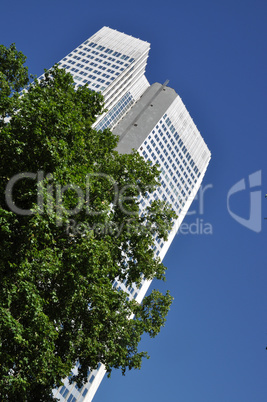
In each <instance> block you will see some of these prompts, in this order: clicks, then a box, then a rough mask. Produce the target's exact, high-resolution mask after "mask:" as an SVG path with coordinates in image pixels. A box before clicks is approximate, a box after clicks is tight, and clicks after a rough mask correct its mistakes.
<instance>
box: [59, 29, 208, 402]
mask: <svg viewBox="0 0 267 402" xmlns="http://www.w3.org/2000/svg"><path fill="white" fill-rule="evenodd" d="M149 48H150V45H149V43H147V42H144V41H142V40H139V39H136V38H133V37H131V36H128V35H126V34H123V33H121V32H117V31H115V30H113V29H110V28H107V27H103V28H102V29H100V31H98V32H97V33H96V34H94V35H93V36H92V37H91V38H89V39H88V40H86V41H85V42H84V43H82V44H81V45H80V46H78V47H77V48H76V49H74V50H73V51H72V52H71V53H70V54H69V55H67V56H66V57H64V58H63V59H62V60H61V61H60V62H59V65H60V67H62V68H65V69H66V70H67V71H69V72H71V73H72V74H73V77H74V81H75V84H76V86H80V85H84V84H86V83H87V84H88V86H89V88H90V89H92V90H96V91H101V92H102V93H103V95H104V97H105V104H106V107H107V109H108V111H107V112H106V113H105V114H104V115H101V116H100V117H99V118H98V120H97V121H96V123H95V127H96V128H97V129H99V130H102V129H104V128H106V127H109V128H111V129H112V130H113V132H114V133H115V134H117V135H119V137H120V140H119V144H118V148H117V149H118V151H119V152H121V153H130V152H131V151H132V149H133V148H135V149H137V150H138V151H139V153H140V154H141V155H142V156H143V157H144V158H145V159H146V160H150V161H151V162H152V163H153V164H154V163H157V164H158V165H159V167H160V170H161V175H160V181H161V186H160V187H159V188H158V189H157V190H156V191H155V192H154V193H153V194H151V195H150V197H149V198H146V199H140V200H139V201H140V214H142V209H144V208H145V207H146V206H147V205H148V204H151V202H152V201H153V200H155V199H160V200H163V201H165V202H168V203H170V204H171V205H172V208H173V209H174V210H175V212H176V213H177V215H178V218H177V220H176V221H175V222H174V225H173V228H172V230H171V232H170V233H169V237H168V240H167V241H166V242H164V241H163V240H162V239H158V238H155V244H154V253H155V256H157V257H159V258H160V259H163V258H164V256H165V254H166V252H167V250H168V248H169V246H170V244H171V242H172V240H173V238H174V236H175V234H176V233H177V230H178V229H179V226H180V224H181V223H182V221H183V219H184V216H185V215H186V213H187V211H188V209H189V207H190V205H191V203H192V201H193V199H194V197H195V195H196V193H197V191H198V189H199V187H200V185H201V182H202V180H203V177H204V175H205V172H206V169H207V166H208V163H209V161H210V156H211V155H210V151H209V149H208V147H207V145H206V144H205V142H204V140H203V138H202V137H201V135H200V133H199V131H198V129H197V128H196V126H195V124H194V122H193V120H192V118H191V117H190V115H189V113H188V111H187V109H186V107H185V106H184V104H183V102H182V100H181V98H180V97H179V96H178V95H177V94H176V92H175V91H174V90H173V89H171V88H169V87H168V86H167V83H165V84H163V85H161V84H159V83H154V84H153V85H149V83H148V81H147V79H146V77H145V75H144V74H145V67H146V62H147V58H148V52H149ZM149 285H150V281H147V280H145V281H143V283H142V285H141V287H138V288H137V287H135V286H133V287H131V288H129V287H128V288H126V286H125V284H124V283H121V282H116V281H115V283H114V287H116V288H118V289H122V290H124V291H126V292H127V293H128V294H129V298H134V299H136V300H137V301H138V302H141V301H142V299H143V297H144V296H145V294H146V292H147V290H148V287H149ZM78 365H79V363H77V365H76V366H75V367H74V368H73V373H74V374H76V373H77V370H78ZM104 375H105V368H104V366H103V365H102V364H99V366H98V369H97V370H94V371H92V372H89V373H88V382H87V383H86V384H85V385H84V386H82V387H81V388H80V389H79V388H78V386H77V385H76V384H71V385H70V384H69V382H68V379H65V380H64V385H63V386H62V387H60V388H59V389H57V390H54V396H56V397H57V398H59V399H60V400H61V401H68V402H75V401H79V402H80V401H85V402H89V401H91V400H92V398H93V396H94V394H95V392H96V390H97V388H98V386H99V384H100V382H101V380H102V378H103V377H104Z"/></svg>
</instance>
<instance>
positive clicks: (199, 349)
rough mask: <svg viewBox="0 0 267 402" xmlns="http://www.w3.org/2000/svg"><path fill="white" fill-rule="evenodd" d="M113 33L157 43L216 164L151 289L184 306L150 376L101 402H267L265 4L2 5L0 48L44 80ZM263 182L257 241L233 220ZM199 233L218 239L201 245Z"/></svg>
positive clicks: (157, 53) (159, 58)
mask: <svg viewBox="0 0 267 402" xmlns="http://www.w3.org/2000/svg"><path fill="white" fill-rule="evenodd" d="M103 25H107V26H110V27H111V28H115V29H117V30H119V31H122V32H125V33H127V34H131V35H133V36H135V37H139V38H141V39H143V40H147V41H148V42H150V43H151V52H150V56H149V59H148V66H147V78H148V80H149V81H150V83H153V82H156V81H158V82H161V83H163V82H164V81H165V80H166V79H169V80H170V83H169V85H170V86H171V87H173V88H174V89H175V90H176V91H177V93H178V94H179V95H180V96H181V97H182V99H183V101H184V103H185V105H186V106H187V108H188V110H189V111H190V114H191V116H192V117H193V119H194V121H195V123H196V125H197V126H198V128H199V130H200V132H201V134H202V136H203V137H204V139H205V141H206V143H207V144H208V146H209V148H210V149H211V152H212V161H211V163H210V166H209V167H208V171H207V175H206V177H205V179H204V183H203V184H204V185H210V187H209V188H208V189H207V190H206V192H205V194H204V197H203V199H204V202H203V203H204V206H203V211H202V210H201V208H200V207H201V206H202V204H201V203H200V202H199V201H194V203H193V205H192V208H191V210H192V212H195V213H194V214H192V215H190V216H189V217H187V218H186V219H185V222H186V223H187V227H185V229H184V233H183V234H179V235H177V236H176V238H175V240H174V242H173V244H172V246H171V248H170V250H169V252H168V254H167V257H166V258H165V260H164V262H165V264H166V265H167V267H168V272H167V283H166V284H163V285H161V284H159V283H157V282H153V286H154V287H159V288H160V289H163V290H164V289H170V291H171V293H172V295H173V296H174V298H175V300H174V302H173V305H172V308H171V311H170V314H169V316H168V320H167V323H166V326H165V328H164V329H163V330H162V332H161V333H160V335H159V336H158V337H157V338H156V339H154V340H150V339H147V338H144V339H143V342H142V345H141V347H142V348H144V349H145V350H147V351H148V352H149V354H150V355H151V359H150V360H148V361H145V362H144V364H143V368H142V370H141V371H135V372H133V371H132V372H129V373H128V374H127V376H126V377H122V376H121V374H120V372H114V374H112V376H111V379H107V378H106V379H105V380H104V381H103V383H102V385H101V386H100V388H99V390H98V392H97V394H96V397H95V399H94V402H105V401H109V402H110V401H111V402H132V401H134V402H136V401H137V400H138V401H140V402H143V401H146V402H152V401H153V402H162V401H168V402H176V401H177V402H180V401H181V402H196V401H197V402H215V401H216V402H239V401H240V402H241V401H242V402H254V401H255V402H264V401H266V383H267V382H266V375H267V370H266V361H267V351H266V350H265V347H266V345H267V295H266V284H267V273H266V231H267V229H266V225H267V220H265V221H264V217H267V199H264V195H265V193H267V182H266V174H267V166H266V152H267V146H266V145H267V139H266V134H267V133H266V128H267V99H266V96H267V95H266V94H267V80H266V65H267V56H266V55H267V49H266V48H267V3H266V1H263V0H254V1H252V0H250V1H246V0H243V1H241V0H224V1H220V2H219V1H214V0H213V1H212V0H202V1H197V0H188V1H183V2H181V1H170V0H165V1H162V2H157V1H152V0H149V1H145V0H142V1H140V0H135V1H133V2H126V1H121V0H120V1H118V0H114V1H106V0H104V1H99V2H96V1H95V2H89V1H85V0H76V1H69V0H64V1H63V0H57V1H51V0H47V1H46V2H38V1H36V0H35V1H29V0H24V1H23V2H22V1H14V0H9V1H8V2H2V4H1V24H0V42H1V43H3V44H5V45H9V44H10V43H11V42H15V43H16V45H17V48H18V49H19V50H22V51H23V52H24V53H25V54H26V55H27V57H28V60H27V64H28V66H29V70H30V72H31V73H32V74H36V75H37V76H38V75H40V74H41V73H42V72H43V68H49V67H51V66H52V65H53V64H54V63H55V62H57V61H59V60H60V59H61V58H62V57H64V56H65V55H66V54H67V53H69V52H70V51H71V50H72V49H73V48H74V47H76V46H77V45H79V44H80V43H81V42H82V41H84V40H85V39H87V38H88V37H90V36H91V35H92V34H93V33H95V32H96V31H97V30H98V29H100V28H101V27H102V26H103ZM257 171H261V172H262V177H261V182H259V183H258V184H260V185H258V186H257V187H254V188H253V189H251V190H253V191H254V192H255V194H256V198H255V200H254V198H252V201H253V202H252V208H251V209H252V213H253V212H255V215H256V217H255V219H254V218H253V219H252V220H251V221H250V223H251V225H254V229H255V228H256V229H257V230H260V232H258V233H256V232H255V231H253V230H251V229H249V228H247V227H245V226H243V225H241V224H240V223H238V222H237V221H236V220H234V219H233V217H231V216H230V214H229V212H228V210H227V194H228V192H229V190H230V189H231V188H232V186H233V185H234V184H235V183H237V182H239V181H240V180H241V179H244V180H245V184H246V189H245V190H243V191H239V192H236V193H233V194H232V196H231V199H230V208H231V211H232V212H233V213H235V214H236V215H238V216H240V217H243V218H245V219H247V220H248V219H249V217H250V189H249V181H248V176H249V175H251V174H252V173H254V172H257ZM258 179H260V176H259V175H258ZM258 181H259V180H258ZM239 187H240V186H239ZM239 189H241V187H240V188H239ZM260 192H261V193H260ZM255 194H254V195H255ZM257 196H261V200H262V207H260V202H259V200H258V198H257ZM202 212H203V213H202ZM259 214H260V215H259ZM257 217H261V224H262V225H260V224H259V223H258V221H257ZM197 222H198V223H202V225H207V224H209V225H210V226H211V227H212V231H213V234H201V233H199V232H200V228H197V224H196V223H197ZM194 225H195V226H194ZM260 226H262V227H261V228H260ZM186 232H191V233H186ZM196 232H198V234H197V233H196Z"/></svg>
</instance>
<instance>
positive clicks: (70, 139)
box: [0, 45, 175, 401]
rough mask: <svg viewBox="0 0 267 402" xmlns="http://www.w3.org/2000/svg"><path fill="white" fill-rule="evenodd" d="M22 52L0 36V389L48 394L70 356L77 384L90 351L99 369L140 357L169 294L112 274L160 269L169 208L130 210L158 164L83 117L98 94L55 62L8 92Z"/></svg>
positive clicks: (6, 395)
mask: <svg viewBox="0 0 267 402" xmlns="http://www.w3.org/2000/svg"><path fill="white" fill-rule="evenodd" d="M24 61H25V57H24V56H23V55H22V54H21V53H19V52H17V51H16V49H15V47H14V45H11V47H10V49H5V48H4V47H3V46H1V47H0V66H1V67H0V90H1V91H2V94H3V96H2V95H1V96H2V97H1V102H0V124H1V129H0V138H1V162H0V190H1V191H0V222H1V229H0V247H1V260H0V276H1V285H2V286H1V290H0V345H1V349H0V397H1V400H7V401H36V400H38V401H50V400H53V398H52V396H51V395H52V394H51V390H52V389H53V388H54V387H56V386H59V385H60V383H61V379H62V378H64V377H66V376H68V375H69V373H70V371H71V369H72V367H73V366H74V364H75V362H76V361H77V360H79V362H80V364H81V367H80V369H79V373H78V376H76V377H73V380H75V381H77V383H78V384H82V382H84V381H85V380H86V377H87V371H88V369H89V368H90V369H93V368H95V367H97V365H98V363H99V362H101V363H103V364H104V365H105V367H106V369H107V371H108V373H110V372H111V370H112V368H121V370H122V372H123V373H125V371H126V370H127V369H132V368H140V367H141V361H142V358H143V357H147V354H146V353H145V352H139V351H138V344H139V341H140V339H141V335H142V334H143V333H144V332H146V333H148V334H149V335H150V336H151V337H154V336H155V335H156V334H157V333H158V332H159V331H160V328H161V326H162V325H164V322H165V317H166V315H167V311H168V309H169V307H170V304H171V297H170V295H169V293H167V294H166V295H162V294H161V293H160V292H158V291H153V292H152V293H151V294H150V295H149V296H147V297H145V298H144V300H143V302H142V304H138V303H137V302H136V301H134V300H128V295H127V294H126V293H125V292H123V291H118V290H117V289H116V288H114V287H113V283H114V281H115V279H116V280H120V281H125V283H126V286H131V285H132V284H133V283H136V284H138V285H139V284H141V281H142V280H143V279H152V278H154V277H156V278H158V279H164V271H165V267H164V266H163V264H162V263H161V262H160V260H159V259H157V258H154V255H153V251H152V245H153V242H154V236H158V237H159V238H162V239H166V238H167V234H168V231H169V230H170V229H171V226H172V220H173V218H174V217H175V214H174V212H173V211H172V210H171V209H170V208H169V207H168V206H166V205H164V204H163V203H161V202H156V201H155V202H154V203H152V205H151V207H149V208H147V209H146V210H145V212H144V214H143V216H142V217H141V216H139V212H138V211H139V201H138V197H139V196H144V197H145V196H146V194H147V192H151V191H153V189H155V188H156V187H157V186H158V185H159V183H158V175H159V172H158V170H157V168H156V167H155V166H151V165H150V164H149V163H146V162H145V161H144V160H143V158H142V157H141V156H140V155H139V154H138V153H137V152H135V151H133V152H132V154H130V155H120V154H118V153H117V152H116V151H115V148H116V145H117V142H118V138H116V137H115V136H114V135H113V134H112V133H111V132H110V131H109V130H104V131H103V132H97V131H96V130H94V129H93V128H92V124H93V123H94V122H95V121H96V117H97V116H98V115H99V114H101V113H102V112H103V108H104V102H103V97H102V96H101V95H100V94H98V93H96V92H92V91H90V90H89V89H88V88H87V87H80V88H78V89H77V90H75V88H74V83H73V79H72V77H71V75H70V74H67V73H66V72H65V71H64V70H62V69H59V68H58V67H57V66H55V67H54V68H52V69H51V70H50V71H46V72H45V74H44V78H43V79H42V80H40V81H38V80H35V81H34V82H33V84H31V85H30V86H29V87H28V88H27V91H25V92H24V94H23V96H21V97H19V94H18V91H19V90H20V89H21V88H23V86H24V85H26V84H27V83H28V78H27V76H26V72H27V70H26V68H25V67H24V66H23V63H24ZM7 114H8V115H9V119H5V117H6V116H7ZM23 172H25V173H26V176H25V177H24V178H22V176H20V177H19V179H18V180H17V181H16V182H14V186H12V187H10V188H8V187H6V186H7V185H8V183H10V180H12V178H14V176H15V175H18V174H20V173H23ZM27 172H28V173H27ZM38 172H39V173H38ZM29 173H31V174H34V175H33V176H32V177H31V178H29V176H27V174H29ZM37 173H38V174H37ZM63 190H64V191H63ZM8 197H9V198H8ZM8 199H9V200H10V199H12V202H13V204H10V203H8ZM14 206H16V207H17V208H20V211H21V212H20V213H16V211H14ZM26 210H27V211H28V212H27V214H26V213H23V211H26ZM130 317H135V318H134V319H130Z"/></svg>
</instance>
